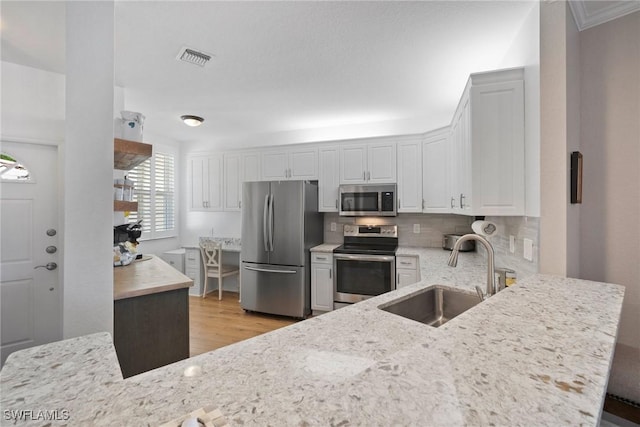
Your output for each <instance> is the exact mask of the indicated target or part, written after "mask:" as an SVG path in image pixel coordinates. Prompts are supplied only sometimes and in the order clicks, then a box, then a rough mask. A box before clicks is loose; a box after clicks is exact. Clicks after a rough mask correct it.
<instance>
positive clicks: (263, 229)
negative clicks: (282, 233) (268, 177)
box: [262, 194, 269, 252]
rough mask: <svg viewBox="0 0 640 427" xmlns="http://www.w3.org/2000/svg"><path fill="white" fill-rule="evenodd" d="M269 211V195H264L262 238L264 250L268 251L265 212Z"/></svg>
mask: <svg viewBox="0 0 640 427" xmlns="http://www.w3.org/2000/svg"><path fill="white" fill-rule="evenodd" d="M268 211H269V195H268V194H267V195H266V196H264V210H263V212H262V239H263V242H264V251H265V252H269V232H268V229H267V212H268Z"/></svg>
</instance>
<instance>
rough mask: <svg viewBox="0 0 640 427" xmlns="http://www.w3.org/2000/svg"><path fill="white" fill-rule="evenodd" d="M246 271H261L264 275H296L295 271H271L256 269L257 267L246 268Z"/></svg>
mask: <svg viewBox="0 0 640 427" xmlns="http://www.w3.org/2000/svg"><path fill="white" fill-rule="evenodd" d="M244 269H245V270H251V271H260V272H263V273H282V274H296V271H295V270H269V269H266V268H256V267H247V266H245V267H244Z"/></svg>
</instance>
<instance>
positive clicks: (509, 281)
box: [495, 267, 516, 291]
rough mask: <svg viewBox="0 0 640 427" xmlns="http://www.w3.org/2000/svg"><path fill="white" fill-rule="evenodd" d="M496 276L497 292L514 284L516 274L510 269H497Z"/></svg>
mask: <svg viewBox="0 0 640 427" xmlns="http://www.w3.org/2000/svg"><path fill="white" fill-rule="evenodd" d="M495 271H496V274H497V275H498V291H501V290H503V289H504V288H506V287H509V286H511V285H515V284H516V272H515V270H512V269H510V268H503V267H499V268H496V270H495Z"/></svg>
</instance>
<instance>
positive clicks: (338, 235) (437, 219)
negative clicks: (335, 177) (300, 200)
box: [324, 213, 473, 248]
mask: <svg viewBox="0 0 640 427" xmlns="http://www.w3.org/2000/svg"><path fill="white" fill-rule="evenodd" d="M472 222H473V218H471V217H466V216H461V215H446V214H442V215H440V214H398V216H395V217H391V218H384V217H344V216H339V215H338V214H337V213H325V214H324V241H325V242H326V243H342V240H343V227H344V224H373V225H378V224H396V225H397V226H398V244H399V245H400V246H411V247H420V248H441V247H442V236H443V235H445V234H466V233H471V232H472V231H471V223H472ZM331 223H335V224H336V231H331ZM416 224H418V226H419V228H420V232H419V233H414V226H415V225H416Z"/></svg>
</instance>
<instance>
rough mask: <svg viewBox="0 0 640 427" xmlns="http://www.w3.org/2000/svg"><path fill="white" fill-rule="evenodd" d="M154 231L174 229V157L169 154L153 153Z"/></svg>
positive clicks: (161, 231) (160, 231)
mask: <svg viewBox="0 0 640 427" xmlns="http://www.w3.org/2000/svg"><path fill="white" fill-rule="evenodd" d="M154 164H155V171H154V177H155V181H156V182H155V199H154V202H153V203H154V214H153V215H154V231H155V232H156V233H163V232H168V231H173V230H174V229H175V217H176V215H175V197H174V186H175V185H174V184H175V177H174V158H173V156H172V155H170V154H166V153H156V155H155V163H154Z"/></svg>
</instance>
